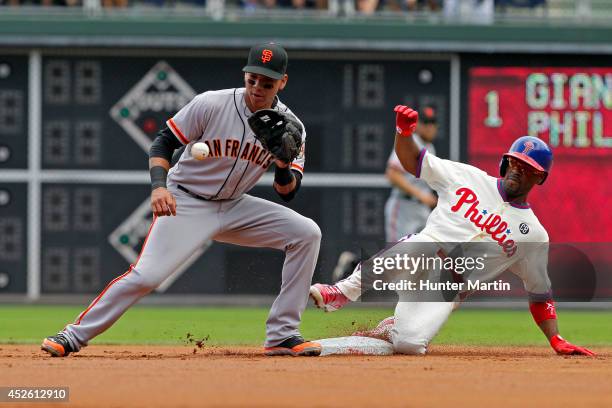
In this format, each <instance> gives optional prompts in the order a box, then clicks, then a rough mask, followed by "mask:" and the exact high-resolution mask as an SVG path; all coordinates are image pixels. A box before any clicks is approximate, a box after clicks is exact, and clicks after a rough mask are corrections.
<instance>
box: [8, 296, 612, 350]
mask: <svg viewBox="0 0 612 408" xmlns="http://www.w3.org/2000/svg"><path fill="white" fill-rule="evenodd" d="M81 310H82V308H81V307H73V306H21V305H20V306H6V305H2V306H0V343H20V344H21V343H39V342H40V341H41V340H42V338H43V337H45V336H48V335H50V334H54V333H56V332H57V331H58V330H59V329H61V328H62V327H63V326H64V325H65V324H66V323H67V322H71V321H73V320H74V318H75V317H76V316H77V315H78V314H79V313H80V312H81ZM267 314H268V310H267V309H265V308H234V307H225V308H219V307H215V308H212V307H151V306H136V307H134V308H132V309H130V310H129V311H128V312H127V313H126V314H125V315H124V316H123V317H122V318H121V319H120V320H119V321H118V322H117V323H116V324H115V325H114V326H113V327H112V328H111V329H109V330H108V331H107V332H106V333H104V334H102V335H100V336H99V337H98V338H96V339H95V340H94V341H93V342H92V344H187V334H188V333H189V334H191V335H192V336H193V337H194V338H196V339H201V338H204V337H206V336H209V344H216V345H229V344H232V345H260V344H262V343H263V340H264V335H265V333H264V327H265V321H266V317H267ZM391 314H392V309H366V308H348V309H344V310H342V311H339V312H335V313H322V312H321V311H319V310H316V309H308V310H306V312H305V313H304V315H303V319H302V321H303V323H302V326H301V331H302V334H303V335H304V337H306V338H310V339H315V338H324V337H334V336H343V335H348V334H350V333H352V332H353V331H355V330H357V329H361V328H364V327H367V326H372V325H374V324H376V323H377V322H378V321H379V320H380V319H382V318H384V317H387V316H389V315H391ZM559 325H560V329H561V333H562V334H563V335H564V337H566V338H567V339H569V340H570V341H573V342H576V343H581V344H588V345H612V311H560V312H559ZM435 343H437V344H461V345H545V344H546V340H545V339H544V336H543V335H542V334H541V333H540V331H539V329H538V328H537V327H536V326H535V324H534V323H533V321H532V319H531V315H530V314H529V312H528V311H514V310H459V311H457V312H455V313H453V315H452V316H451V318H450V319H449V321H448V323H447V324H446V326H445V327H444V328H443V329H442V331H441V332H440V334H439V335H438V336H437V337H436V339H435Z"/></svg>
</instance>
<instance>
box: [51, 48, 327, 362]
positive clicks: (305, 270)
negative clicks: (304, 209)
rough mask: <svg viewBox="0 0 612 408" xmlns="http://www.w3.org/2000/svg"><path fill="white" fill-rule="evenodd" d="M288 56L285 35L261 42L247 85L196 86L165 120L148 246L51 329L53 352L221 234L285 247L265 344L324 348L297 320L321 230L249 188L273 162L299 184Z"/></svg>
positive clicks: (300, 145)
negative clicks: (72, 317) (280, 40)
mask: <svg viewBox="0 0 612 408" xmlns="http://www.w3.org/2000/svg"><path fill="white" fill-rule="evenodd" d="M287 62H288V57H287V53H286V52H285V50H284V49H283V48H282V47H281V46H280V45H278V44H273V43H269V44H263V45H257V46H254V47H253V48H251V50H250V52H249V57H248V62H247V65H246V66H245V67H244V68H243V71H244V88H234V89H223V90H217V91H208V92H204V93H202V94H200V95H197V96H196V97H195V98H194V99H193V100H192V101H191V102H189V104H187V105H186V106H185V107H183V108H182V109H181V110H180V111H179V112H178V113H176V115H174V117H172V118H171V119H169V120H168V121H167V122H166V124H167V127H166V128H164V129H163V130H161V131H160V132H159V134H158V136H157V138H156V139H155V141H154V142H153V145H152V147H151V150H150V154H149V157H150V159H149V168H150V173H151V188H152V193H151V208H152V210H153V213H154V218H153V223H152V224H151V228H150V230H149V234H148V235H147V238H146V239H145V242H144V244H143V247H142V251H141V253H140V256H139V257H138V259H137V261H136V263H135V264H133V265H131V266H130V268H129V269H128V271H127V272H125V273H124V274H123V275H121V276H119V277H117V278H115V279H114V280H113V281H111V282H110V283H109V284H108V286H107V287H106V288H105V289H104V290H103V291H102V293H100V295H99V296H98V297H96V298H95V299H94V300H93V302H92V303H91V304H90V305H89V307H87V309H85V311H83V312H82V313H81V314H80V315H79V316H78V317H77V319H76V321H75V322H74V323H72V324H69V325H67V326H66V327H65V328H64V329H63V330H62V331H60V332H59V333H58V334H57V335H55V336H51V337H47V338H46V339H45V340H44V341H43V343H42V349H43V350H45V351H47V352H48V353H50V354H51V355H52V356H67V355H68V354H69V353H71V352H77V351H79V350H80V349H81V348H82V347H84V346H86V345H87V344H88V342H89V341H90V340H91V339H93V338H94V337H96V336H97V335H99V334H100V333H102V332H104V331H105V330H106V329H108V328H109V327H110V326H112V325H113V323H115V321H117V319H119V318H120V317H121V315H122V314H123V313H124V312H125V311H126V310H127V309H128V308H129V307H130V306H131V305H133V304H134V303H135V302H137V301H138V300H139V299H140V298H141V297H143V296H144V295H146V294H148V293H149V292H151V291H152V290H153V289H155V288H156V287H157V286H158V285H159V284H160V283H161V282H163V281H164V280H165V279H166V278H167V277H168V276H170V275H171V274H172V272H173V271H174V270H175V269H176V268H177V267H178V266H179V265H181V264H182V263H183V262H184V261H185V259H186V258H188V257H189V256H190V255H191V254H192V253H193V251H194V250H195V249H196V248H198V247H200V246H202V245H203V244H204V243H205V242H206V241H207V240H209V239H211V238H212V239H214V240H216V241H220V242H228V243H233V244H237V245H244V246H250V247H267V248H275V249H279V250H282V251H284V252H285V262H284V265H283V270H282V283H281V289H280V294H279V295H278V297H277V298H276V300H275V301H274V303H273V305H272V308H271V310H270V314H269V316H268V320H267V322H266V341H265V345H264V347H265V348H264V353H265V354H266V355H294V356H295V355H318V354H319V353H320V348H321V347H320V345H319V344H317V343H314V342H308V341H304V339H303V338H302V337H301V336H300V333H299V331H298V326H299V324H300V319H301V314H302V312H303V310H304V308H305V307H306V304H307V302H308V288H309V286H310V283H311V279H312V275H313V273H314V268H315V264H316V261H317V257H318V253H319V244H320V240H321V231H320V229H319V227H318V226H317V224H316V223H315V222H314V221H312V220H311V219H308V218H306V217H303V216H301V215H300V214H298V213H296V212H295V211H293V210H291V209H289V208H286V207H284V206H281V205H278V204H275V203H272V202H270V201H266V200H263V199H260V198H256V197H252V196H250V195H248V194H246V193H247V192H248V191H249V190H250V189H251V188H252V187H253V186H254V185H255V183H256V182H257V180H259V178H260V177H261V176H262V175H263V174H264V173H265V172H266V170H267V169H268V167H269V166H270V165H272V164H274V165H275V172H274V189H275V190H276V192H277V193H278V194H279V195H280V196H281V197H282V198H283V199H284V200H285V201H289V200H291V199H292V198H293V197H294V196H295V194H296V193H297V191H298V189H299V187H300V183H301V179H302V175H303V171H304V142H305V139H306V132H305V130H304V127H303V125H302V123H301V122H300V121H299V120H298V119H297V118H296V117H295V115H293V114H292V112H291V111H290V110H289V108H288V107H287V106H286V105H285V104H283V103H282V102H281V101H280V100H279V99H278V96H277V93H278V92H279V91H281V90H282V89H284V88H285V86H286V85H287V80H288V76H287V74H286V68H287ZM196 142H200V143H205V144H206V147H204V146H202V145H201V144H200V145H198V147H197V149H194V152H193V154H191V153H192V152H191V147H192V146H193V145H194V144H195V143H196ZM182 145H188V148H187V149H185V150H184V151H183V153H182V154H181V156H180V159H179V160H178V163H177V164H176V165H175V166H173V167H172V168H171V169H170V160H171V158H172V153H173V152H174V150H175V149H177V148H179V147H181V146H182ZM196 150H197V151H196ZM203 156H207V157H205V158H203ZM198 159H200V160H198Z"/></svg>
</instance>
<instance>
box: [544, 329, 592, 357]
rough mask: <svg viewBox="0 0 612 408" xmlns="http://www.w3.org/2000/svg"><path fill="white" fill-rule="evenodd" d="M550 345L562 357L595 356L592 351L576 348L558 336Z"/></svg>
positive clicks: (552, 339) (553, 338)
mask: <svg viewBox="0 0 612 408" xmlns="http://www.w3.org/2000/svg"><path fill="white" fill-rule="evenodd" d="M550 345H551V346H552V348H553V349H555V351H556V352H557V354H562V355H578V356H594V355H595V353H593V352H592V351H591V350H589V349H586V348H584V347H579V346H574V345H573V344H572V343H570V342H568V341H567V340H565V339H564V338H563V337H561V336H559V335H558V334H557V335H556V336H554V337H552V338H551V339H550Z"/></svg>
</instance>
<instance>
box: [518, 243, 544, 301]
mask: <svg viewBox="0 0 612 408" xmlns="http://www.w3.org/2000/svg"><path fill="white" fill-rule="evenodd" d="M525 245H527V246H528V248H527V250H526V255H525V256H524V257H523V258H522V259H521V260H520V261H518V262H516V263H515V264H513V265H512V266H511V267H510V272H512V273H514V274H516V275H517V276H518V277H519V278H521V279H522V280H523V285H524V287H525V290H526V291H527V293H528V294H529V299H530V300H532V301H535V302H545V301H547V300H550V299H551V297H552V293H551V284H550V279H549V278H548V242H544V243H526V244H525Z"/></svg>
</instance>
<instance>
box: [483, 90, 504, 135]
mask: <svg viewBox="0 0 612 408" xmlns="http://www.w3.org/2000/svg"><path fill="white" fill-rule="evenodd" d="M485 100H486V101H487V117H486V118H485V121H484V124H485V126H487V127H493V128H496V127H500V126H501V125H502V123H504V122H503V121H502V119H501V118H500V117H499V94H498V93H497V91H489V92H487V95H486V96H485Z"/></svg>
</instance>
